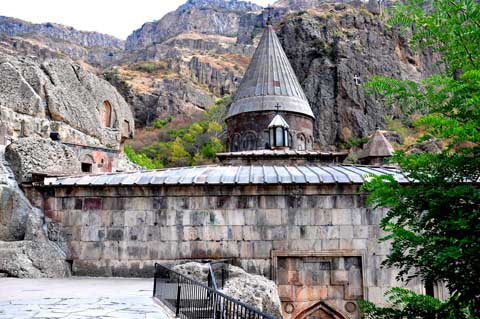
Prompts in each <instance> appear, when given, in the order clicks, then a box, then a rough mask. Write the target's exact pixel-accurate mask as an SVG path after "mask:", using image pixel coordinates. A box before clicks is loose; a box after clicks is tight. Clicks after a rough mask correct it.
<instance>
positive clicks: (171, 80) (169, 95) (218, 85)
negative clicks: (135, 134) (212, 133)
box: [106, 32, 252, 127]
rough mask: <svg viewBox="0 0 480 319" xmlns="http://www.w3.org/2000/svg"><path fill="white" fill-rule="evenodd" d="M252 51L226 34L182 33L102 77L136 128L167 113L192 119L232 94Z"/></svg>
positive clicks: (148, 49) (249, 47)
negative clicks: (122, 100)
mask: <svg viewBox="0 0 480 319" xmlns="http://www.w3.org/2000/svg"><path fill="white" fill-rule="evenodd" d="M251 54H252V47H251V46H245V45H237V44H236V43H235V40H234V39H231V38H228V37H224V36H213V35H204V34H199V33H192V32H188V33H183V34H181V35H179V36H177V37H173V38H171V39H169V40H167V41H165V42H164V43H162V44H157V45H154V46H151V47H148V48H147V49H146V50H142V51H139V52H138V55H137V61H136V62H135V63H130V64H125V65H121V66H119V67H117V68H115V69H111V70H109V71H108V72H107V76H106V78H107V79H108V80H109V81H110V83H112V84H113V85H114V86H115V87H117V89H118V90H119V92H121V93H122V95H123V96H124V97H125V99H126V100H127V102H128V103H129V104H130V105H132V106H133V109H134V113H135V119H136V124H137V126H138V127H143V126H145V125H150V124H151V123H152V122H153V121H154V120H155V119H156V118H158V117H162V116H163V117H164V116H167V115H173V116H186V117H191V116H192V114H194V113H196V112H200V111H202V110H203V109H205V108H206V107H208V106H210V105H212V104H213V103H215V100H216V99H217V98H219V97H222V96H224V95H229V94H233V92H234V91H235V90H236V87H237V85H238V83H239V81H240V80H241V76H242V74H243V71H244V69H245V67H246V66H247V64H248V61H249V59H250V55H251Z"/></svg>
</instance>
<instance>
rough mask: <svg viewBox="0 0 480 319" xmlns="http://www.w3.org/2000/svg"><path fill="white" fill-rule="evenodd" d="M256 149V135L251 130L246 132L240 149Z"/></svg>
mask: <svg viewBox="0 0 480 319" xmlns="http://www.w3.org/2000/svg"><path fill="white" fill-rule="evenodd" d="M256 149H257V135H256V134H255V133H253V132H248V133H246V134H245V136H244V137H243V141H242V150H243V151H252V150H256Z"/></svg>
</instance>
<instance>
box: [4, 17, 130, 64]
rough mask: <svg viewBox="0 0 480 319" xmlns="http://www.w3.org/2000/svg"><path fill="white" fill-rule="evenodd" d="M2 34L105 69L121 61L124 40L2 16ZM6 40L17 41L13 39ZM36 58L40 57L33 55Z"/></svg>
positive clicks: (62, 26)
mask: <svg viewBox="0 0 480 319" xmlns="http://www.w3.org/2000/svg"><path fill="white" fill-rule="evenodd" d="M0 34H3V35H6V36H8V37H13V38H21V39H23V41H28V42H29V43H30V44H31V47H30V49H31V48H32V47H35V46H37V47H39V48H42V49H49V50H51V51H53V52H56V51H58V52H62V53H63V54H65V55H66V56H68V57H70V58H71V59H73V60H83V61H85V62H87V63H90V64H93V65H96V66H105V65H110V64H111V63H114V62H115V61H117V60H119V59H121V58H122V54H121V53H122V51H123V48H124V41H122V40H120V39H117V38H115V37H112V36H109V35H106V34H101V33H98V32H86V31H78V30H76V29H74V28H72V27H67V26H64V25H60V24H55V23H43V24H35V23H30V22H27V21H23V20H20V19H15V18H10V17H3V16H0ZM3 40H4V41H9V42H13V43H14V42H15V41H14V40H12V39H3ZM32 54H33V55H37V54H36V53H35V52H32Z"/></svg>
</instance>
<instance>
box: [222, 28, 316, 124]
mask: <svg viewBox="0 0 480 319" xmlns="http://www.w3.org/2000/svg"><path fill="white" fill-rule="evenodd" d="M277 103H278V104H280V106H281V107H282V108H281V111H283V112H296V113H300V114H304V115H307V116H310V117H312V118H314V115H313V112H312V109H311V108H310V104H309V103H308V100H307V98H306V97H305V93H304V92H303V89H302V87H301V86H300V83H299V82H298V79H297V77H296V75H295V72H294V71H293V68H292V66H291V65H290V62H289V61H288V58H287V56H286V55H285V52H284V51H283V48H282V45H281V44H280V41H279V40H278V38H277V35H276V34H275V30H274V29H273V27H272V26H271V25H267V27H266V29H265V31H264V33H263V36H262V38H261V40H260V43H259V45H258V47H257V50H256V51H255V54H254V55H253V58H252V61H251V62H250V65H249V66H248V69H247V72H246V73H245V75H244V77H243V80H242V82H241V83H240V86H239V88H238V90H237V93H236V95H235V97H234V100H233V103H232V105H231V106H230V109H229V111H228V115H227V117H231V116H234V115H237V114H240V113H244V112H261V111H275V110H276V109H275V105H277Z"/></svg>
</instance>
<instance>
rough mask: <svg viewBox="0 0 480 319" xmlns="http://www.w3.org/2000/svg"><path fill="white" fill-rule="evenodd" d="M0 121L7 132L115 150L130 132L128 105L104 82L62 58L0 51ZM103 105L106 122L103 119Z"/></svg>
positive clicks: (18, 135) (130, 123)
mask: <svg viewBox="0 0 480 319" xmlns="http://www.w3.org/2000/svg"><path fill="white" fill-rule="evenodd" d="M0 72H1V74H2V78H1V79H0V109H1V112H0V121H1V122H3V124H4V125H5V126H6V129H7V135H8V136H11V137H13V138H17V137H24V136H42V137H49V134H50V132H58V133H60V138H61V139H62V140H63V141H66V142H70V143H76V144H83V145H97V146H106V147H109V148H116V149H118V148H119V145H120V143H121V141H122V140H124V139H126V138H129V137H131V136H133V130H134V129H133V128H134V121H133V116H132V113H131V110H130V107H129V106H128V104H127V103H126V102H125V100H124V99H123V98H122V96H121V95H120V94H119V93H118V92H117V91H116V90H115V88H114V87H113V86H111V85H110V84H109V83H108V82H107V81H105V80H102V79H100V78H98V77H97V76H96V75H94V74H93V73H91V72H90V71H87V70H86V69H84V68H83V67H81V66H80V65H78V64H76V63H73V62H72V61H69V60H66V59H47V60H45V61H44V62H40V61H37V60H35V59H31V58H24V57H19V56H18V55H17V53H2V50H0ZM105 103H108V104H109V105H111V108H112V110H111V116H110V121H109V122H110V123H109V124H108V125H107V124H105V123H104V122H103V119H102V114H103V113H102V112H104V109H105V107H106V106H105Z"/></svg>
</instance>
